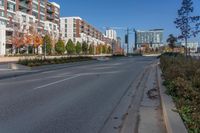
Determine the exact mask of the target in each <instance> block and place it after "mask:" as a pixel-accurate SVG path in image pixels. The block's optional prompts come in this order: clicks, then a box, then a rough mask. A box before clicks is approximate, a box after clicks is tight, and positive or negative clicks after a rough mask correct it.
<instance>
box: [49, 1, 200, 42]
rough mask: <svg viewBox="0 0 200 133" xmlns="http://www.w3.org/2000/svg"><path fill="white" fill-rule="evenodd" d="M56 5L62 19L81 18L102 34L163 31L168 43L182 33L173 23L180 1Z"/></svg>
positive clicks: (198, 9)
mask: <svg viewBox="0 0 200 133" xmlns="http://www.w3.org/2000/svg"><path fill="white" fill-rule="evenodd" d="M51 1H53V0H51ZM54 1H55V2H57V3H58V4H60V5H61V16H80V17H81V18H83V19H85V20H86V21H87V22H89V23H90V24H92V25H94V26H95V27H96V28H98V29H99V30H101V31H103V27H130V28H136V29H141V30H148V29H154V28H163V29H165V32H164V36H165V39H166V37H167V36H168V35H169V34H170V33H173V34H175V35H177V34H178V33H179V31H178V30H176V28H175V25H174V23H173V21H174V20H175V18H176V16H177V10H178V9H179V8H180V6H181V0H54ZM193 2H194V6H195V14H199V15H200V0H193ZM118 34H119V36H121V37H122V35H123V34H124V31H120V30H119V31H118ZM199 37H200V35H199V36H198V38H199ZM165 39H164V40H165ZM130 40H131V41H132V43H133V41H134V37H133V36H131V39H130ZM192 40H193V39H192ZM195 40H196V39H195ZM198 40H200V39H198Z"/></svg>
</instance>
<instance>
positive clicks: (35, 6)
mask: <svg viewBox="0 0 200 133" xmlns="http://www.w3.org/2000/svg"><path fill="white" fill-rule="evenodd" d="M33 9H34V10H36V11H38V5H37V4H35V3H33Z"/></svg>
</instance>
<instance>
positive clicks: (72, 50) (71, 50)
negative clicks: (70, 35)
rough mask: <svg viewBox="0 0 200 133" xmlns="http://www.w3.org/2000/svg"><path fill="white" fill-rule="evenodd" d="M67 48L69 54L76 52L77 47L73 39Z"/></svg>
mask: <svg viewBox="0 0 200 133" xmlns="http://www.w3.org/2000/svg"><path fill="white" fill-rule="evenodd" d="M66 50H67V53H68V54H74V53H75V52H76V48H75V45H74V43H73V42H72V40H71V39H69V40H68V42H67V45H66Z"/></svg>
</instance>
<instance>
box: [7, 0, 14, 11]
mask: <svg viewBox="0 0 200 133" xmlns="http://www.w3.org/2000/svg"><path fill="white" fill-rule="evenodd" d="M7 6H8V7H7V9H8V10H10V11H13V12H14V11H15V5H14V4H13V3H10V2H8V4H7Z"/></svg>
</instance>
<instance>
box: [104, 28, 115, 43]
mask: <svg viewBox="0 0 200 133" xmlns="http://www.w3.org/2000/svg"><path fill="white" fill-rule="evenodd" d="M106 37H108V38H110V39H113V40H116V41H117V32H116V31H115V30H113V29H107V30H106Z"/></svg>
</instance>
